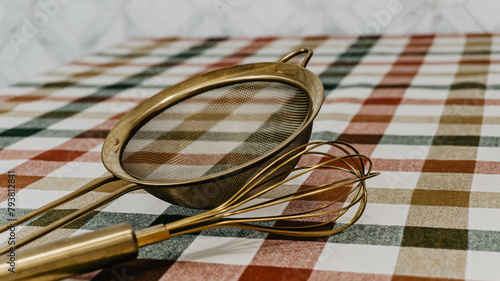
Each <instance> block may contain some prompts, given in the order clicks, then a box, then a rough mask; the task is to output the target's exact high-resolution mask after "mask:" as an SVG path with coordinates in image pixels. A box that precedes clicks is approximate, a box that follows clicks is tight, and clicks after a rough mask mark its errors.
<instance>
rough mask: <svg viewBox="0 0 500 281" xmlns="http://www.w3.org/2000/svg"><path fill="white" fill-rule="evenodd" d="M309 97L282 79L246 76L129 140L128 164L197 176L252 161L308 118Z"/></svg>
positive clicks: (135, 171)
mask: <svg viewBox="0 0 500 281" xmlns="http://www.w3.org/2000/svg"><path fill="white" fill-rule="evenodd" d="M308 110H309V99H308V97H307V95H306V94H305V93H304V92H303V91H302V90H300V89H299V88H297V87H295V86H292V85H288V84H284V83H279V82H264V81H255V82H244V83H238V84H233V85H228V86H223V87H220V88H215V89H212V90H209V91H206V92H203V93H201V94H198V95H195V96H193V97H190V98H188V99H186V100H183V101H181V102H179V103H177V104H174V105H173V106H171V107H167V108H166V109H165V110H164V111H163V112H161V113H160V114H158V115H156V116H155V117H153V118H152V119H151V120H149V121H148V122H147V123H146V124H145V125H143V126H142V127H141V128H140V129H139V130H138V131H137V132H136V133H135V134H134V135H133V136H132V138H131V139H130V140H129V142H128V143H127V144H126V146H125V149H124V151H123V154H122V157H121V161H122V166H123V169H124V170H125V171H126V172H127V173H129V174H130V175H132V176H134V177H137V178H139V179H142V180H149V181H158V182H166V181H167V182H168V181H175V180H186V179H194V178H198V177H201V176H205V175H210V174H213V173H217V172H221V171H226V170H228V169H230V168H234V167H236V166H239V165H242V164H245V163H247V162H248V161H250V160H252V159H255V158H257V157H259V156H261V155H264V154H266V153H268V152H269V151H271V150H273V149H275V148H276V147H277V146H279V145H280V144H282V142H283V141H284V140H286V139H287V138H288V137H289V136H290V135H291V134H293V133H294V132H296V131H297V129H299V128H300V126H301V125H302V123H303V121H304V120H305V119H306V118H307V115H308Z"/></svg>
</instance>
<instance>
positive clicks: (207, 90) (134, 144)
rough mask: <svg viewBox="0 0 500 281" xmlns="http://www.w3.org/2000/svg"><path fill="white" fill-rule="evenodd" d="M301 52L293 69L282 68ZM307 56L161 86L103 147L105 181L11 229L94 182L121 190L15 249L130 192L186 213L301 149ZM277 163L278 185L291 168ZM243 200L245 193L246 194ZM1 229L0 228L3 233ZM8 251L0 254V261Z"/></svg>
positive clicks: (309, 110) (312, 105)
mask: <svg viewBox="0 0 500 281" xmlns="http://www.w3.org/2000/svg"><path fill="white" fill-rule="evenodd" d="M299 54H305V58H304V59H303V61H302V63H301V65H300V66H299V65H294V64H290V63H287V61H289V60H290V59H292V58H293V57H295V56H297V55H299ZM311 56H312V50H311V49H309V48H303V49H299V50H295V51H293V52H291V53H289V54H288V55H286V56H285V57H283V58H282V59H280V60H279V61H278V62H272V63H254V64H245V65H238V66H233V67H228V68H223V69H219V70H216V71H212V72H208V73H205V74H202V75H199V76H196V77H193V78H190V79H188V80H186V81H184V82H181V83H179V84H176V85H174V86H172V87H169V88H167V89H165V90H163V91H161V92H159V93H158V94H156V95H154V96H153V97H151V98H149V99H148V100H146V101H144V102H143V103H141V104H139V105H138V106H137V107H136V108H134V109H132V110H131V111H130V112H129V113H127V114H126V115H125V116H124V117H123V118H122V119H121V120H120V121H119V122H118V123H117V124H116V126H115V127H114V128H113V129H112V130H111V131H110V133H109V134H108V136H107V137H106V140H105V141H104V145H103V149H102V162H103V164H104V166H105V167H106V168H107V170H108V171H109V172H110V173H111V175H109V176H107V177H105V178H101V179H98V180H95V181H93V182H91V183H89V184H87V185H86V186H84V187H82V188H80V189H78V190H76V191H75V192H73V193H71V194H69V195H67V196H65V197H62V198H61V199H59V200H56V201H54V202H53V203H51V204H48V205H46V206H44V207H42V208H40V209H38V210H35V211H33V212H31V213H29V214H27V215H25V216H23V217H21V218H19V219H18V220H17V223H18V224H21V223H23V222H25V221H27V220H29V219H31V218H33V217H35V216H38V215H40V214H42V213H44V212H46V211H48V210H51V209H53V208H55V207H56V206H58V205H60V204H62V203H65V202H67V201H69V200H72V199H74V198H77V197H79V196H81V195H83V194H85V193H87V192H89V191H91V190H93V189H95V188H97V187H99V186H101V185H102V184H104V183H108V182H111V181H120V183H121V185H122V186H121V188H119V189H118V190H116V191H115V192H113V193H111V194H109V195H107V196H105V197H104V198H102V199H101V200H99V201H96V202H93V203H92V204H90V205H88V206H86V207H85V208H82V209H80V210H78V211H75V212H74V213H72V214H70V215H68V216H66V217H64V218H62V219H60V220H58V221H56V222H53V223H51V224H50V225H48V226H47V227H45V228H43V229H41V230H39V231H38V232H36V233H34V234H32V235H31V236H28V237H26V238H24V239H21V240H19V241H17V242H16V246H17V247H20V246H22V245H24V244H26V243H28V242H29V241H32V240H34V239H36V238H38V237H40V236H42V235H44V234H46V233H48V232H50V231H52V230H53V229H55V228H57V227H60V226H62V225H65V224H67V223H69V222H70V221H72V220H74V219H76V218H79V217H80V216H82V215H83V214H86V213H87V212H89V211H90V210H93V209H95V208H97V207H99V206H101V205H103V204H105V203H107V202H110V201H111V200H114V199H115V198H117V197H119V196H121V195H123V194H125V193H128V192H130V191H133V190H136V189H139V188H145V190H146V191H148V192H149V193H151V194H153V195H154V196H156V197H158V198H160V199H163V200H165V201H168V202H171V203H173V204H177V205H181V206H187V207H192V208H203V209H204V208H214V207H216V206H219V205H220V204H222V203H223V202H225V201H227V200H228V199H229V198H231V197H232V196H233V195H234V194H236V193H237V192H238V191H239V190H240V189H241V188H242V187H243V186H244V184H245V182H247V181H248V179H250V178H253V177H254V176H255V175H257V174H258V173H259V172H260V171H261V170H262V169H263V167H266V166H268V165H269V164H270V163H272V162H273V161H275V160H276V159H278V158H279V157H281V156H282V155H285V154H286V153H288V152H290V151H294V149H296V148H298V147H301V145H303V144H305V143H306V142H307V141H308V140H309V137H310V134H311V127H312V122H313V119H314V117H315V116H316V114H317V113H318V111H319V109H320V107H321V104H322V101H323V86H322V84H321V81H320V80H319V78H318V77H317V76H316V75H315V74H314V73H312V72H311V71H309V70H307V69H306V68H305V67H306V65H307V63H308V61H309V60H310V58H311ZM291 159H293V161H292V160H290V161H287V162H286V164H284V165H282V166H280V168H279V170H278V171H277V172H278V173H277V174H279V176H276V177H273V178H272V179H268V180H267V181H265V182H263V183H262V184H261V185H260V186H259V187H258V188H257V187H255V188H253V189H252V192H253V193H257V192H259V190H261V189H265V188H266V187H268V186H272V185H273V184H274V183H276V182H280V181H281V180H283V179H284V178H285V177H286V176H287V173H285V171H290V170H292V169H293V167H295V165H296V164H297V161H298V160H299V159H298V158H291ZM251 194H252V193H249V195H248V196H250V195H251ZM8 227H9V224H6V225H4V226H2V227H1V228H0V231H5V230H6V229H8ZM7 251H8V248H5V249H3V250H2V251H0V253H6V252H7Z"/></svg>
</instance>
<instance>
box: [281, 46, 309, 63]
mask: <svg viewBox="0 0 500 281" xmlns="http://www.w3.org/2000/svg"><path fill="white" fill-rule="evenodd" d="M300 54H306V57H305V58H304V60H303V61H302V63H301V64H300V66H302V67H306V65H307V63H308V62H309V60H310V59H311V57H312V55H313V50H312V49H311V48H309V47H305V48H302V49H297V50H295V51H293V52H291V53H289V54H288V55H286V56H284V57H283V58H282V59H280V60H279V61H278V62H287V61H289V60H290V59H292V58H294V57H296V56H298V55H300Z"/></svg>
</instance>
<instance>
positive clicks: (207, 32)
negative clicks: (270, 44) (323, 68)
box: [0, 0, 500, 85]
mask: <svg viewBox="0 0 500 281" xmlns="http://www.w3.org/2000/svg"><path fill="white" fill-rule="evenodd" d="M499 10H500V1H498V0H307V1H306V0H252V1H250V0H182V1H179V0H0V85H5V84H10V83H15V82H16V81H19V80H21V79H23V78H27V77H30V76H33V75H36V74H38V73H41V72H43V71H46V70H49V69H52V68H54V67H55V66H57V65H59V64H61V63H64V62H67V61H71V60H72V59H75V58H78V57H80V56H83V55H85V54H87V53H89V52H94V51H98V50H101V49H103V48H106V47H108V46H111V45H113V44H117V43H119V42H121V41H123V40H126V39H127V38H130V37H167V36H178V37H187V36H190V37H208V36H238V37H254V36H275V35H277V36H287V35H290V36H303V35H325V34H326V35H359V34H375V33H377V34H416V33H419V34H420V33H454V34H457V33H486V32H488V33H498V32H500V16H498V15H497V12H498V11H499Z"/></svg>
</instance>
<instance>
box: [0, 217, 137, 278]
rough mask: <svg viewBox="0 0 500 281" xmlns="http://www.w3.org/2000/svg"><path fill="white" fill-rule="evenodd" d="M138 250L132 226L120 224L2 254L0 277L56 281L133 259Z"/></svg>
mask: <svg viewBox="0 0 500 281" xmlns="http://www.w3.org/2000/svg"><path fill="white" fill-rule="evenodd" d="M138 251H139V250H138V245H137V238H136V236H135V233H134V230H133V228H132V226H131V225H130V224H126V223H122V224H118V225H114V226H111V227H107V228H103V229H100V230H97V231H93V232H89V233H85V234H83V235H78V236H75V237H71V238H68V239H65V240H60V241H56V242H54V243H48V244H45V245H41V246H38V247H34V248H29V249H26V250H24V249H23V250H22V251H19V253H17V252H16V251H15V250H14V251H12V252H10V253H8V254H7V255H2V257H1V258H0V280H32V281H33V280H60V279H63V278H66V277H70V276H74V275H78V274H82V273H86V272H90V271H93V270H96V269H99V268H103V267H107V266H112V265H116V264H120V263H123V262H126V261H130V260H133V259H135V258H136V257H137V254H138ZM11 253H13V254H12V255H11V256H9V254H11Z"/></svg>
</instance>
